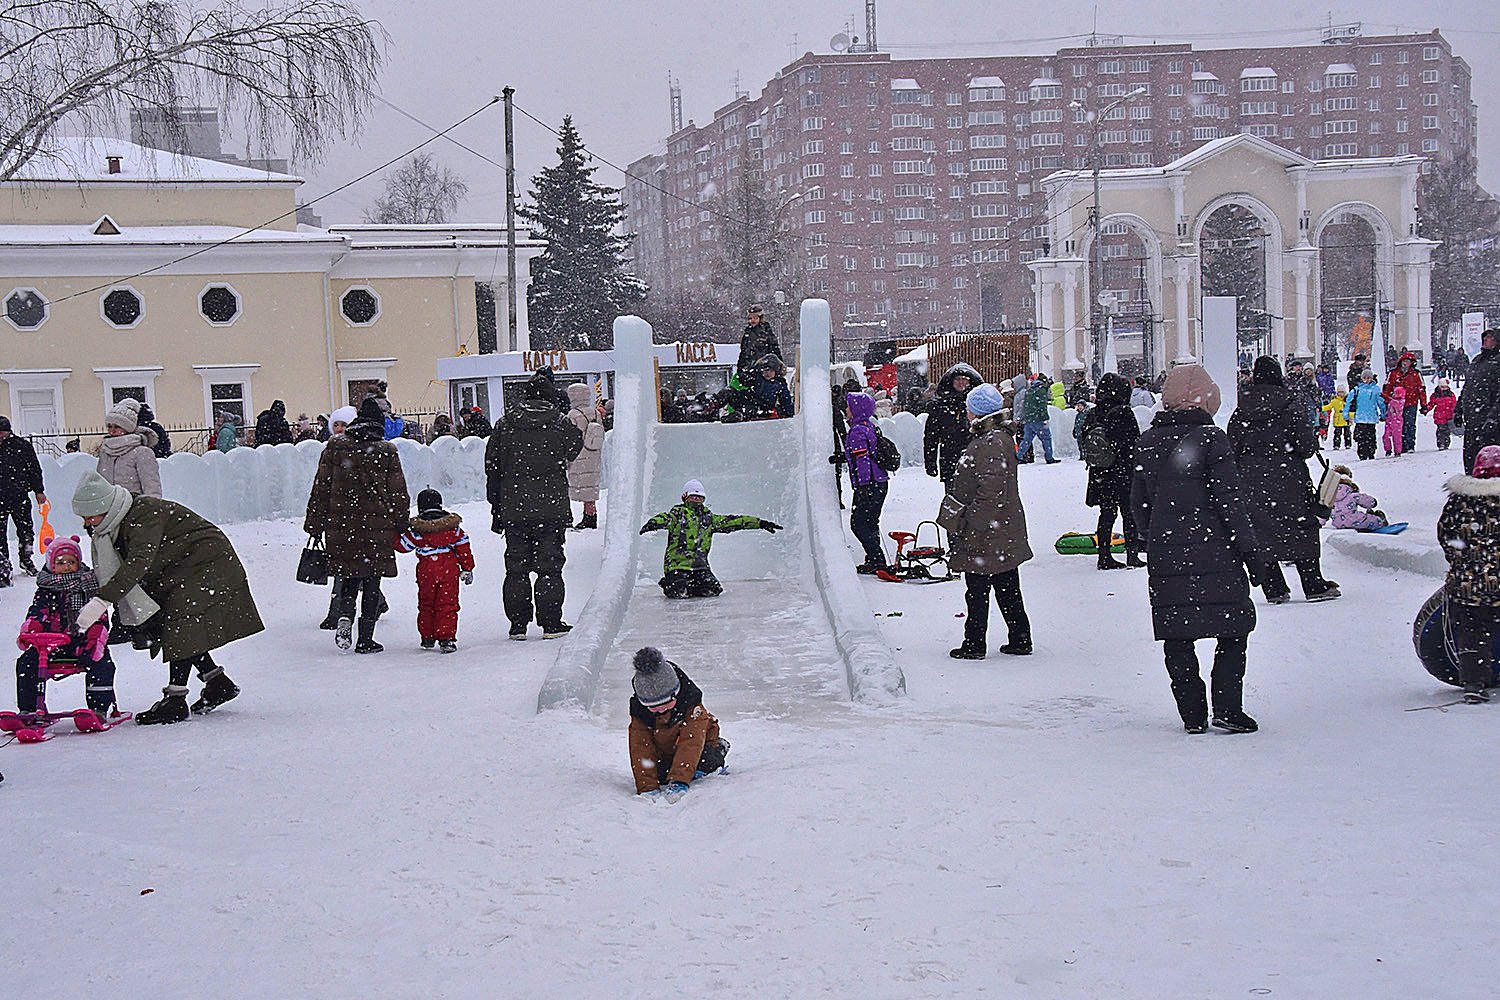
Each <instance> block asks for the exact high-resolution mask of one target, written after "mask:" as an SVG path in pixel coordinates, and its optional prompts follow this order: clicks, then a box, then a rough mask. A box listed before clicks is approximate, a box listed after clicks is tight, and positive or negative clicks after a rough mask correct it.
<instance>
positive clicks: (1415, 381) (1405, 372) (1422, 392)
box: [1380, 351, 1427, 454]
mask: <svg viewBox="0 0 1500 1000" xmlns="http://www.w3.org/2000/svg"><path fill="white" fill-rule="evenodd" d="M1397 386H1400V387H1401V388H1403V389H1405V390H1406V409H1405V410H1404V411H1403V412H1402V414H1401V452H1402V454H1405V453H1406V452H1409V451H1411V450H1413V449H1414V448H1416V446H1417V413H1418V411H1421V412H1422V413H1426V412H1427V386H1426V384H1425V383H1424V382H1423V381H1422V373H1421V372H1419V371H1417V356H1416V355H1415V354H1413V353H1412V352H1411V351H1407V352H1406V353H1405V354H1403V355H1401V357H1400V359H1399V360H1397V362H1396V367H1395V368H1392V369H1391V373H1390V375H1388V376H1387V377H1386V380H1385V388H1384V389H1382V390H1380V394H1381V395H1382V396H1384V397H1385V402H1386V405H1387V406H1389V405H1390V402H1391V398H1392V397H1393V396H1394V395H1395V393H1396V387H1397Z"/></svg>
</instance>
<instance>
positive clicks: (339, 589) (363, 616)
mask: <svg viewBox="0 0 1500 1000" xmlns="http://www.w3.org/2000/svg"><path fill="white" fill-rule="evenodd" d="M410 507H411V498H410V497H409V495H408V494H407V492H406V476H405V474H404V473H403V472H402V471H401V457H400V456H399V455H398V454H397V453H396V446H395V445H393V444H391V443H390V442H389V441H386V440H385V414H384V413H382V412H381V410H380V405H379V404H378V403H377V402H376V401H375V399H374V398H373V397H371V398H369V399H366V400H365V401H364V402H363V403H361V404H360V407H359V416H358V418H356V419H355V421H354V423H352V424H350V425H349V427H348V429H347V430H345V431H344V433H343V434H339V435H336V436H335V437H333V438H330V439H329V441H328V444H327V445H326V446H325V447H324V448H323V455H322V457H321V458H320V459H319V460H318V474H317V476H316V478H314V479H313V487H312V495H311V496H309V497H308V498H307V518H306V520H305V521H304V522H303V526H302V529H303V530H304V531H306V532H307V533H308V534H309V535H312V536H314V537H318V536H322V537H323V539H324V544H325V545H326V546H327V549H328V568H329V569H331V570H332V571H333V574H334V589H335V594H336V596H335V600H336V602H337V605H338V620H339V621H338V628H337V629H336V630H335V632H334V642H335V643H336V644H337V645H338V647H339V648H340V649H348V648H349V646H350V642H351V633H352V632H353V630H354V603H355V599H356V598H357V597H359V595H360V594H361V593H362V594H364V598H363V600H362V602H361V604H360V615H359V645H358V646H356V647H355V649H354V651H355V652H356V653H378V652H380V651H381V650H382V649H383V648H384V647H383V646H381V645H380V643H378V642H376V641H375V622H376V621H377V620H378V619H379V618H380V613H381V611H383V610H384V608H385V601H384V599H383V598H382V596H381V593H380V578H381V577H384V576H395V575H396V552H395V549H394V548H393V547H392V544H391V543H392V542H393V541H394V540H395V538H396V536H397V535H399V534H400V533H401V532H402V531H404V530H406V527H407V524H408V522H409V521H410V514H409V510H410Z"/></svg>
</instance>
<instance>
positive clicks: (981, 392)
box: [964, 382, 1005, 417]
mask: <svg viewBox="0 0 1500 1000" xmlns="http://www.w3.org/2000/svg"><path fill="white" fill-rule="evenodd" d="M964 405H965V406H966V407H968V409H969V412H970V413H972V414H974V416H976V417H987V416H989V415H990V414H991V413H999V412H1000V411H1001V410H1003V409H1005V396H1004V395H1002V394H1001V392H1000V390H999V389H997V388H995V387H994V386H993V385H991V384H990V383H988V382H986V383H984V384H983V385H977V386H975V387H974V388H972V389H970V390H969V395H968V397H967V398H966V399H965V400H964Z"/></svg>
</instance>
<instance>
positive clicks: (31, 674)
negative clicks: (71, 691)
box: [16, 648, 115, 712]
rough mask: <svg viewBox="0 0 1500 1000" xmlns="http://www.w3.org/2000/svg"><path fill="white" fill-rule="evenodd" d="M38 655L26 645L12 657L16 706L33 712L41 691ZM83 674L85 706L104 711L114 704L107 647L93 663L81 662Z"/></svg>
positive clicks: (113, 686)
mask: <svg viewBox="0 0 1500 1000" xmlns="http://www.w3.org/2000/svg"><path fill="white" fill-rule="evenodd" d="M41 662H42V658H41V655H40V654H39V653H37V651H36V650H35V649H28V650H26V652H24V653H22V654H21V655H20V657H18V658H17V660H16V709H17V710H18V711H21V712H35V711H36V706H37V702H38V701H39V700H41V699H40V695H41V693H42V688H43V684H42V672H41ZM85 667H86V669H85V672H84V676H85V677H86V678H87V679H88V686H87V687H86V688H85V689H84V697H85V698H86V699H87V701H88V706H89V708H92V709H93V710H94V711H96V712H107V711H109V709H110V708H112V707H113V706H114V704H115V661H114V660H113V659H112V658H111V657H110V655H109V650H108V649H107V648H106V649H105V650H104V655H103V656H101V657H99V659H98V660H97V661H95V662H93V663H89V664H86V665H85Z"/></svg>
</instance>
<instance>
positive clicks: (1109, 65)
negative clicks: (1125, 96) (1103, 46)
mask: <svg viewBox="0 0 1500 1000" xmlns="http://www.w3.org/2000/svg"><path fill="white" fill-rule="evenodd" d="M1099 72H1100V73H1101V74H1108V75H1110V76H1114V75H1117V74H1120V73H1123V72H1125V62H1124V60H1122V59H1101V60H1099Z"/></svg>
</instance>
